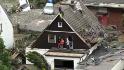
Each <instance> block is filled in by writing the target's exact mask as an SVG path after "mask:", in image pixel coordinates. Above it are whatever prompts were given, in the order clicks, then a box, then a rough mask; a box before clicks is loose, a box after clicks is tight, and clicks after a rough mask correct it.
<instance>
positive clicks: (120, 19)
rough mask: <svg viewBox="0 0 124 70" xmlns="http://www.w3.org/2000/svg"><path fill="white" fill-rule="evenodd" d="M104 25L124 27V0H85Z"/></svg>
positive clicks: (121, 28)
mask: <svg viewBox="0 0 124 70" xmlns="http://www.w3.org/2000/svg"><path fill="white" fill-rule="evenodd" d="M83 1H84V4H85V5H86V6H87V7H88V8H89V9H90V10H91V11H92V12H93V13H94V14H95V15H96V16H97V17H98V19H99V21H100V23H101V24H102V25H104V26H108V25H114V26H115V27H117V29H119V30H122V31H123V29H124V16H123V14H124V0H83Z"/></svg>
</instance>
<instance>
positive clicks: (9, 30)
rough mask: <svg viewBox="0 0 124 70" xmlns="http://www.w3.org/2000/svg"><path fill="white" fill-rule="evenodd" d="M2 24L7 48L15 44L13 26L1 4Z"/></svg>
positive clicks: (0, 22) (0, 20)
mask: <svg viewBox="0 0 124 70" xmlns="http://www.w3.org/2000/svg"><path fill="white" fill-rule="evenodd" d="M0 24H2V32H1V37H2V38H3V41H4V44H5V46H6V48H7V49H9V48H12V47H13V44H14V36H13V34H14V33H13V26H12V24H11V22H10V20H9V18H8V16H7V14H6V13H5V11H4V9H3V8H2V6H1V5H0ZM0 29H1V26H0Z"/></svg>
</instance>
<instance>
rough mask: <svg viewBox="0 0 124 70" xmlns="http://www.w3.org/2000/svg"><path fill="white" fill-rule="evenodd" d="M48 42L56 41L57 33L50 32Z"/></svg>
mask: <svg viewBox="0 0 124 70" xmlns="http://www.w3.org/2000/svg"><path fill="white" fill-rule="evenodd" d="M48 43H56V35H53V34H49V35H48Z"/></svg>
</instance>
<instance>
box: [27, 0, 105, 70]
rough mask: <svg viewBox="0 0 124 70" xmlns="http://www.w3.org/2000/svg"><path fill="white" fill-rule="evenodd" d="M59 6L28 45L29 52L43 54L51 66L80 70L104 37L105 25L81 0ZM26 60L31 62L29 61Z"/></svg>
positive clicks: (56, 69) (58, 69) (54, 68)
mask: <svg viewBox="0 0 124 70" xmlns="http://www.w3.org/2000/svg"><path fill="white" fill-rule="evenodd" d="M57 10H58V12H56V13H55V14H56V17H55V18H54V19H53V21H52V22H51V23H50V24H49V25H48V26H46V27H45V29H44V30H43V31H42V33H41V35H40V36H39V38H38V39H37V40H36V41H35V42H33V43H32V44H31V45H30V46H29V47H27V48H26V53H27V52H29V51H36V52H38V53H40V54H42V55H43V56H44V57H45V58H46V60H47V62H48V64H49V65H50V67H51V70H60V69H72V70H79V69H80V67H79V66H80V63H81V62H83V61H84V60H85V59H86V58H87V57H88V56H89V55H90V54H92V52H93V51H94V50H95V49H97V47H98V46H100V43H101V42H102V40H103V38H104V37H105V32H104V29H103V28H102V26H101V25H100V24H99V22H98V20H97V18H96V17H95V16H94V15H93V14H92V13H91V12H90V11H89V10H88V9H87V8H86V7H85V6H84V4H83V2H82V1H81V0H80V1H76V3H72V4H69V5H61V8H57ZM49 16H50V15H49ZM42 19H43V20H45V19H44V18H42ZM26 64H30V62H29V61H26Z"/></svg>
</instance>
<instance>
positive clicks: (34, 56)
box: [26, 51, 49, 70]
mask: <svg viewBox="0 0 124 70" xmlns="http://www.w3.org/2000/svg"><path fill="white" fill-rule="evenodd" d="M26 57H27V60H28V61H30V62H31V63H34V65H35V66H37V67H38V68H39V69H41V70H48V68H49V67H48V64H47V61H46V60H45V58H44V57H43V56H42V55H40V54H39V53H37V52H35V51H33V52H29V53H28V54H27V56H26Z"/></svg>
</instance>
